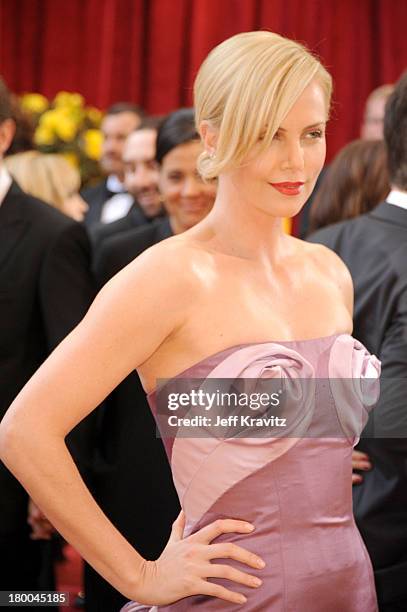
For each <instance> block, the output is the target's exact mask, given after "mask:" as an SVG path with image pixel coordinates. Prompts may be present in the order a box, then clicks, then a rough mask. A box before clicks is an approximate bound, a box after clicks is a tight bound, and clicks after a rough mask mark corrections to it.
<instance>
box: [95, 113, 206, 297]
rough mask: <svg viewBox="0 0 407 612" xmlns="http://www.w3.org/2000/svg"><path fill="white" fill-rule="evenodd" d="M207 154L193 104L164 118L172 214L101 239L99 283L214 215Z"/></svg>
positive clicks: (164, 163)
mask: <svg viewBox="0 0 407 612" xmlns="http://www.w3.org/2000/svg"><path fill="white" fill-rule="evenodd" d="M202 152H203V147H202V143H201V140H200V137H199V134H198V132H197V131H196V127H195V116H194V109H193V108H181V109H179V110H176V111H174V112H173V113H170V114H169V115H168V116H167V117H165V118H164V120H163V121H162V123H161V124H160V127H159V129H158V133H157V141H156V155H155V160H156V162H157V164H158V168H159V190H160V193H161V198H162V201H163V205H164V209H165V211H166V212H167V216H166V217H165V218H164V219H158V220H157V221H156V222H154V223H151V224H148V225H145V226H142V227H135V228H132V229H129V230H126V231H125V232H121V233H120V234H118V235H116V236H110V237H109V238H106V239H105V240H104V241H103V242H102V243H101V245H100V247H99V248H98V249H97V251H96V256H95V264H94V269H95V274H96V277H97V281H98V285H99V286H102V285H104V284H105V283H106V282H107V281H108V280H109V279H110V278H111V277H112V276H114V275H115V274H116V273H117V272H119V270H121V269H122V268H124V266H126V265H127V264H129V263H130V262H131V261H132V260H133V259H134V258H135V257H137V256H138V255H140V254H141V253H142V252H143V251H145V250H146V249H148V248H149V247H151V246H153V245H154V244H157V243H158V242H160V241H161V240H164V239H165V238H168V237H169V236H173V235H174V234H181V233H182V232H185V231H186V230H188V229H190V228H191V227H193V226H194V225H196V224H197V223H199V221H202V219H203V218H204V217H205V216H206V215H207V214H208V213H209V211H210V210H211V208H212V206H213V203H214V201H215V195H216V182H215V181H209V182H206V183H205V182H204V181H203V180H202V178H201V176H200V174H199V172H198V169H197V162H198V158H199V156H200V155H201V154H202Z"/></svg>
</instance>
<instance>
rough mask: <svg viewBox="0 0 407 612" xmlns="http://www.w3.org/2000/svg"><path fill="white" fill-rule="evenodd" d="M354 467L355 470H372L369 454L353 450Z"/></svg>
mask: <svg viewBox="0 0 407 612" xmlns="http://www.w3.org/2000/svg"><path fill="white" fill-rule="evenodd" d="M352 468H353V469H354V470H370V469H371V468H372V464H371V463H370V460H369V457H368V455H366V453H361V452H360V451H357V450H354V451H353V452H352Z"/></svg>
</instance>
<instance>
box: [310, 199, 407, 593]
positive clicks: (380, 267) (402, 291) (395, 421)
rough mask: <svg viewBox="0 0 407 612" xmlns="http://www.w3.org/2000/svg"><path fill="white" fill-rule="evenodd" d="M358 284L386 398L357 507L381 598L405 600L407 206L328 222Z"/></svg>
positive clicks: (359, 324) (369, 441) (327, 238)
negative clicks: (380, 370) (330, 223)
mask: <svg viewBox="0 0 407 612" xmlns="http://www.w3.org/2000/svg"><path fill="white" fill-rule="evenodd" d="M309 240H310V241H311V242H319V243H322V244H324V245H326V246H328V247H330V248H331V249H333V250H334V251H335V252H336V253H337V254H338V255H339V256H340V257H341V258H342V259H343V261H344V262H345V263H346V265H347V266H348V268H349V270H350V272H351V275H352V278H353V283H354V288H355V310H354V336H355V337H356V338H358V339H359V340H360V341H361V342H363V344H364V345H365V346H366V347H367V349H368V350H369V351H371V352H372V353H375V354H376V355H377V356H378V357H379V359H381V361H382V385H381V386H382V392H381V399H380V402H379V404H378V406H377V407H376V409H375V410H374V411H373V412H372V415H371V418H370V419H369V422H368V424H367V427H366V430H365V432H364V435H366V436H376V438H375V439H374V438H372V437H366V438H362V439H361V441H360V444H359V448H360V449H361V450H364V451H366V453H367V454H368V455H369V456H370V457H371V460H372V464H373V469H372V470H371V471H369V472H366V473H364V474H363V483H362V484H361V485H358V486H355V487H354V488H353V494H354V495H353V497H354V512H355V517H356V521H357V524H358V527H359V529H360V531H361V534H362V536H363V539H364V540H365V542H366V546H367V548H368V551H369V554H370V556H371V559H372V562H373V566H374V569H375V577H376V585H377V590H378V597H379V602H380V603H381V604H382V605H385V604H388V603H389V602H392V601H397V600H403V601H404V600H407V385H406V382H407V381H406V380H405V379H406V378H407V210H404V209H402V208H400V207H398V206H394V205H392V204H387V203H383V204H380V205H379V206H378V207H377V208H376V209H375V210H373V211H372V212H370V213H368V214H366V215H363V216H361V217H358V218H356V219H352V220H351V221H345V222H341V223H337V224H335V225H332V226H329V227H326V228H323V229H321V230H318V231H317V232H315V233H314V234H312V235H311V236H310V238H309Z"/></svg>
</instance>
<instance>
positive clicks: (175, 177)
mask: <svg viewBox="0 0 407 612" xmlns="http://www.w3.org/2000/svg"><path fill="white" fill-rule="evenodd" d="M182 178H183V177H182V174H180V173H179V172H171V174H169V175H168V179H169V180H170V181H173V182H174V183H176V182H178V181H181V180H182Z"/></svg>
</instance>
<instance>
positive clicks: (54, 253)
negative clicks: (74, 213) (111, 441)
mask: <svg viewBox="0 0 407 612" xmlns="http://www.w3.org/2000/svg"><path fill="white" fill-rule="evenodd" d="M89 264H90V245H89V240H88V237H87V234H86V231H85V229H84V228H83V227H82V226H81V225H80V224H79V223H77V222H75V221H73V220H72V219H70V218H69V217H67V216H65V215H63V214H62V213H60V212H59V211H58V210H56V209H54V208H52V207H51V206H49V205H48V204H44V203H43V202H40V201H39V200H37V199H36V198H33V197H31V196H29V195H27V194H25V193H24V192H23V191H21V189H20V188H19V187H18V185H17V184H16V183H13V184H12V185H11V187H10V189H9V191H8V193H7V194H6V196H5V198H4V200H3V202H2V203H1V205H0V362H1V371H0V418H2V417H3V415H4V413H5V412H6V410H7V408H8V406H9V405H10V404H11V402H12V401H13V399H14V398H15V397H16V395H17V394H18V392H19V391H20V389H21V388H22V387H23V386H24V384H25V383H26V382H27V380H28V379H29V378H30V377H31V375H32V374H33V373H34V372H35V370H36V369H37V368H38V366H39V365H40V364H41V363H42V362H43V361H44V359H45V358H46V357H47V355H48V354H49V353H50V352H51V350H52V349H53V348H54V347H55V346H56V345H57V344H58V343H59V342H60V341H61V340H62V339H63V338H64V337H65V336H66V335H67V334H68V332H70V331H71V330H72V328H73V327H74V326H75V325H76V324H77V323H78V322H79V321H80V319H81V318H82V317H83V315H84V314H85V312H86V310H87V308H88V307H89V304H90V302H91V300H92V298H93V294H94V288H93V281H92V277H91V274H90V267H89ZM82 433H84V432H83V430H82V429H81V431H80V433H78V436H79V437H76V435H74V436H73V437H71V442H72V446H71V452H73V454H75V452H77V453H78V454H80V452H81V450H80V438H81V436H82ZM78 454H77V456H76V459H77V460H78ZM79 459H80V457H79ZM26 521H27V494H26V493H25V491H24V490H23V488H22V487H21V486H20V484H19V483H18V482H17V480H16V479H14V478H13V477H12V475H11V474H10V472H9V471H8V470H7V469H6V467H5V466H4V464H2V463H0V548H1V553H0V554H1V556H2V561H3V563H4V570H5V569H6V568H7V570H8V571H9V573H8V577H7V578H4V571H3V572H2V580H3V578H4V580H6V583H4V582H2V583H1V584H2V585H3V586H2V588H11V587H12V584H14V585H16V584H18V582H13V571H14V570H13V563H14V557H13V560H11V559H10V560H9V561H8V558H7V555H8V554H10V555H13V554H14V553H15V557H16V558H15V561H16V563H17V564H18V566H17V569H16V571H17V572H18V574H19V576H23V575H24V576H25V578H24V579H23V581H24V580H25V579H27V580H28V579H29V578H28V574H29V571H30V568H29V567H28V568H26V570H27V572H26V573H24V571H25V570H23V565H24V560H25V559H26V558H28V557H29V554H30V553H29V552H27V550H28V549H24V546H25V544H26V543H27V541H28V529H27V522H26ZM24 538H25V540H24ZM11 542H12V544H11ZM20 544H21V547H23V548H20V547H19V546H20ZM5 549H7V553H6V552H5ZM37 570H38V568H37ZM7 581H8V582H7ZM32 584H33V583H31V584H30V583H28V582H25V583H24V582H23V583H21V582H20V588H27V589H29V588H32Z"/></svg>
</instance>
